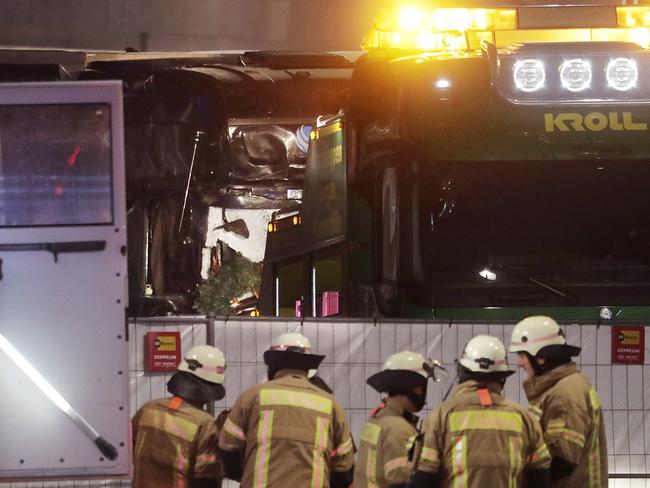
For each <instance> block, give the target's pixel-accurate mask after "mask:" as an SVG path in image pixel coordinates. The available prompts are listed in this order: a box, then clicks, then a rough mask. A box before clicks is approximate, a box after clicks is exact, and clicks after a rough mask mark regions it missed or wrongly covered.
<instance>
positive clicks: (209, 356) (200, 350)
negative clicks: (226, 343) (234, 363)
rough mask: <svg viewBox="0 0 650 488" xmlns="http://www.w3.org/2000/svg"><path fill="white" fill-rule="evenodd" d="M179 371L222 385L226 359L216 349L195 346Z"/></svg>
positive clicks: (186, 356)
mask: <svg viewBox="0 0 650 488" xmlns="http://www.w3.org/2000/svg"><path fill="white" fill-rule="evenodd" d="M178 371H185V372H186V373H189V374H192V375H194V376H196V377H198V378H201V379H202V380H204V381H209V382H210V383H216V384H218V385H220V384H222V383H223V380H224V375H225V372H226V357H225V356H224V355H223V353H222V352H221V350H219V349H218V348H216V347H213V346H194V347H193V348H192V349H190V350H189V352H188V353H187V354H186V355H185V358H184V359H183V360H182V361H181V364H179V365H178Z"/></svg>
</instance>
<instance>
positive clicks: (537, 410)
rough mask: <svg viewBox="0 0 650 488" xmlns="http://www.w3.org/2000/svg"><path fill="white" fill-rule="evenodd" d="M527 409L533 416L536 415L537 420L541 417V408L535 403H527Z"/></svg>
mask: <svg viewBox="0 0 650 488" xmlns="http://www.w3.org/2000/svg"><path fill="white" fill-rule="evenodd" d="M528 410H529V411H530V413H532V414H533V415H534V416H535V417H537V419H538V420H539V419H540V418H541V417H542V413H544V412H543V411H542V409H541V408H539V407H537V406H535V405H530V404H529V405H528Z"/></svg>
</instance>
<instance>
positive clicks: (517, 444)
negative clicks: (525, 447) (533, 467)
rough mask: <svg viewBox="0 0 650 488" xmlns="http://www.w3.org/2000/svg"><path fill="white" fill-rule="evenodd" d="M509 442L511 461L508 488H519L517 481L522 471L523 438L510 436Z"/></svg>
mask: <svg viewBox="0 0 650 488" xmlns="http://www.w3.org/2000/svg"><path fill="white" fill-rule="evenodd" d="M508 441H509V442H508V455H509V459H510V476H509V477H508V488H517V487H518V486H519V484H518V483H517V480H518V478H519V472H520V470H521V457H522V456H521V438H520V437H519V436H518V435H513V436H510V438H509V439H508Z"/></svg>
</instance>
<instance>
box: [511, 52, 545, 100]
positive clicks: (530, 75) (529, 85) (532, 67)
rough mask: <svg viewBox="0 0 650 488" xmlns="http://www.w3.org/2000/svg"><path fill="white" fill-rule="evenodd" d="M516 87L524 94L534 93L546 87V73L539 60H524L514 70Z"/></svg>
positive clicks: (516, 64)
mask: <svg viewBox="0 0 650 488" xmlns="http://www.w3.org/2000/svg"><path fill="white" fill-rule="evenodd" d="M513 76H514V78H515V85H517V88H519V89H520V90H521V91H523V92H534V91H537V90H539V89H540V88H541V87H543V86H544V80H545V79H546V72H545V71H544V63H542V62H541V61H540V60H539V59H522V60H520V61H517V62H515V66H514V68H513Z"/></svg>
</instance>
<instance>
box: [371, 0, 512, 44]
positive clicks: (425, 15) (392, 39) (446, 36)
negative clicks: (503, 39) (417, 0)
mask: <svg viewBox="0 0 650 488" xmlns="http://www.w3.org/2000/svg"><path fill="white" fill-rule="evenodd" d="M516 28H517V10H516V9H510V8H507V9H501V8H433V9H425V8H420V7H406V8H402V9H399V10H385V11H383V12H382V13H381V14H380V16H379V18H378V19H377V21H376V22H375V24H374V26H373V29H372V30H371V31H370V32H369V33H368V34H367V35H366V37H365V38H364V40H363V43H362V48H363V49H366V50H375V49H416V50H420V49H425V50H429V49H431V50H456V49H466V48H467V39H466V37H465V33H466V32H468V31H475V32H485V33H486V34H488V35H489V39H491V38H492V34H491V33H492V31H495V30H512V29H516Z"/></svg>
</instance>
